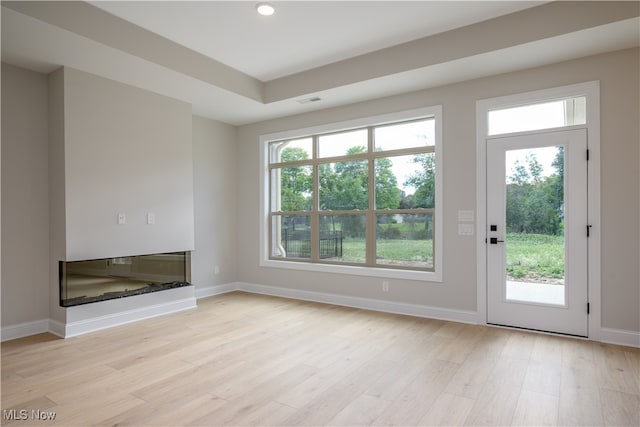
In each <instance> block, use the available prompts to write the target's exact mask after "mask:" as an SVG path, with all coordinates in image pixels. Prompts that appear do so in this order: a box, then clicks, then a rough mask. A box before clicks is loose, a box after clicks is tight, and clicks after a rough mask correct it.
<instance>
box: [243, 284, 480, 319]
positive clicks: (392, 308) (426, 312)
mask: <svg viewBox="0 0 640 427" xmlns="http://www.w3.org/2000/svg"><path fill="white" fill-rule="evenodd" d="M236 286H237V290H240V291H245V292H251V293H256V294H263V295H272V296H278V297H284V298H292V299H299V300H304V301H313V302H320V303H325V304H334V305H341V306H346V307H354V308H362V309H365V310H374V311H382V312H385V313H395V314H404V315H407V316H416V317H426V318H430V319H440V320H449V321H452V322H462V323H471V324H477V323H479V322H478V313H476V312H475V311H464V310H453V309H448V308H439V307H430V306H425V305H417V304H409V303H403V302H394V301H383V300H377V299H371V298H362V297H352V296H346V295H338V294H329V293H324V292H314V291H303V290H300V289H291V288H279V287H275V286H266V285H258V284H255V283H244V282H238V283H237V284H236Z"/></svg>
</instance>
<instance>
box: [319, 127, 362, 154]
mask: <svg viewBox="0 0 640 427" xmlns="http://www.w3.org/2000/svg"><path fill="white" fill-rule="evenodd" d="M367 139H368V137H367V130H366V129H358V130H353V131H349V132H340V133H332V134H328V135H320V136H319V137H318V155H319V157H336V156H346V155H348V154H358V153H366V152H367V146H368V143H367Z"/></svg>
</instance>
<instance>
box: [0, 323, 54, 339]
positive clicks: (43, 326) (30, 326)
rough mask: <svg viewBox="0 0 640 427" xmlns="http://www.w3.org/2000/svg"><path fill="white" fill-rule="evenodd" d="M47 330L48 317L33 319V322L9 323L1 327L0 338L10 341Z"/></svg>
mask: <svg viewBox="0 0 640 427" xmlns="http://www.w3.org/2000/svg"><path fill="white" fill-rule="evenodd" d="M45 332H49V319H41V320H35V321H33V322H25V323H19V324H17V325H9V326H3V327H2V332H1V334H2V337H1V338H0V340H1V341H2V342H4V341H10V340H15V339H18V338H24V337H28V336H31V335H37V334H42V333H45Z"/></svg>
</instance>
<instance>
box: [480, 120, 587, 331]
mask: <svg viewBox="0 0 640 427" xmlns="http://www.w3.org/2000/svg"><path fill="white" fill-rule="evenodd" d="M486 227H487V234H486V235H487V322H488V323H491V324H497V325H505V326H514V327H521V328H527V329H535V330H541V331H549V332H557V333H563V334H570V335H578V336H587V335H588V318H587V315H588V313H587V310H588V305H587V302H588V301H587V298H588V288H587V287H588V265H587V255H588V252H587V234H588V231H589V228H588V218H587V131H586V130H585V129H577V130H563V131H554V132H542V133H535V134H526V135H522V136H512V137H502V138H489V139H487V225H486Z"/></svg>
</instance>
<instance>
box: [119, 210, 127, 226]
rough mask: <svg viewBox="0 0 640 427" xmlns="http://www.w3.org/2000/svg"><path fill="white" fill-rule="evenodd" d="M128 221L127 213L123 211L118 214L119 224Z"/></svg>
mask: <svg viewBox="0 0 640 427" xmlns="http://www.w3.org/2000/svg"><path fill="white" fill-rule="evenodd" d="M126 223H127V215H126V214H125V213H123V212H120V213H119V214H118V225H124V224H126Z"/></svg>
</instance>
